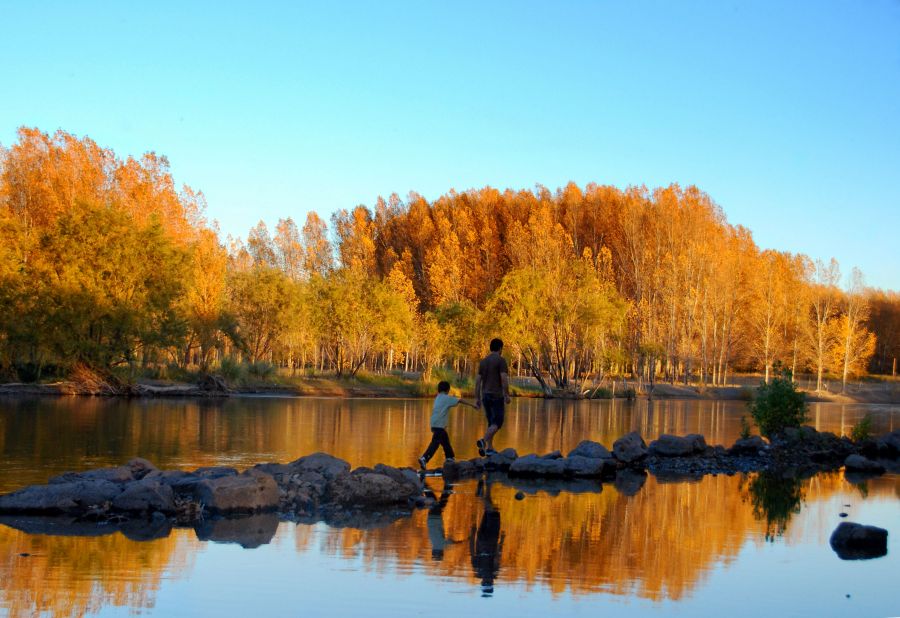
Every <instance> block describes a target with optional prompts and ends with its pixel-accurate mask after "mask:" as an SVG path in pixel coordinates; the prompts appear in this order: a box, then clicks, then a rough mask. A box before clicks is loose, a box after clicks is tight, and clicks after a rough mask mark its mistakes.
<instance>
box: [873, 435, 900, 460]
mask: <svg viewBox="0 0 900 618" xmlns="http://www.w3.org/2000/svg"><path fill="white" fill-rule="evenodd" d="M875 444H876V446H877V448H878V454H879V455H880V456H882V457H891V458H896V457H897V456H898V455H900V429H895V430H894V431H892V432H891V433H886V434H884V435H883V436H880V437H879V438H878V439H877V440H875Z"/></svg>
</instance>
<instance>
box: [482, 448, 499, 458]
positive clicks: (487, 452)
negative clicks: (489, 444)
mask: <svg viewBox="0 0 900 618" xmlns="http://www.w3.org/2000/svg"><path fill="white" fill-rule="evenodd" d="M484 454H485V456H486V457H490V456H491V455H496V454H497V451H495V450H494V449H492V448H489V449H488V450H486V451H485V452H484Z"/></svg>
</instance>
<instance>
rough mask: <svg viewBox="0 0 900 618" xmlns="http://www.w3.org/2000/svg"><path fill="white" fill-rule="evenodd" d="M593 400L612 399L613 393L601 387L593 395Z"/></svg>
mask: <svg viewBox="0 0 900 618" xmlns="http://www.w3.org/2000/svg"><path fill="white" fill-rule="evenodd" d="M591 399H612V391H611V390H609V389H608V388H606V387H605V386H601V387H600V388H598V389H597V390H595V391H594V392H593V393H591Z"/></svg>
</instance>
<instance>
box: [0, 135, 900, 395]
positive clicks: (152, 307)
mask: <svg viewBox="0 0 900 618" xmlns="http://www.w3.org/2000/svg"><path fill="white" fill-rule="evenodd" d="M204 210H205V203H204V198H203V195H202V193H199V192H196V191H194V190H192V189H190V188H189V187H187V186H185V187H181V188H178V187H176V186H175V185H174V183H173V180H172V177H171V175H170V172H169V168H168V162H167V160H166V159H165V158H164V157H161V156H159V155H156V154H154V153H149V154H146V155H144V156H143V157H142V158H140V159H133V158H131V157H129V158H128V159H125V160H122V159H120V158H118V157H116V155H115V154H114V153H113V152H112V151H110V150H108V149H104V148H102V147H100V146H98V145H97V144H96V143H94V142H93V141H92V140H90V139H88V138H77V137H75V136H73V135H70V134H68V133H65V132H62V131H60V132H57V133H56V134H55V135H48V134H46V133H42V132H40V131H38V130H36V129H25V128H23V129H20V131H19V138H18V141H17V142H16V143H15V144H13V145H12V146H11V147H9V148H5V149H2V150H0V372H2V374H4V375H5V376H6V379H36V378H39V377H41V376H42V375H44V376H46V375H49V374H60V373H64V372H65V371H67V370H68V369H69V368H71V367H73V366H74V365H76V364H84V365H88V366H92V367H102V368H112V367H122V366H124V367H128V368H129V369H130V370H131V371H132V372H144V373H145V374H152V373H153V372H154V371H158V369H159V368H160V367H166V366H177V367H181V368H199V369H200V370H203V371H208V370H215V369H216V367H217V366H219V365H221V364H222V363H223V362H230V361H234V360H244V361H248V362H254V363H259V362H268V363H275V364H278V365H280V366H286V367H289V368H291V369H293V370H296V371H302V370H312V369H317V370H321V371H333V372H336V373H337V374H339V375H353V374H355V373H356V372H358V371H359V370H361V369H367V370H370V371H379V370H395V369H405V370H407V371H421V372H423V373H424V374H425V375H426V377H427V376H428V375H429V374H430V372H431V370H432V369H433V368H434V367H438V366H448V367H450V366H452V367H453V368H454V369H456V370H457V371H460V372H468V371H471V367H472V362H473V361H474V360H475V359H477V358H478V356H479V355H481V354H482V353H483V352H484V345H485V341H487V340H488V339H489V338H490V337H491V336H495V335H499V336H501V337H503V339H504V340H506V342H507V344H508V345H507V348H506V352H507V354H508V356H509V357H510V359H511V360H512V361H513V364H514V371H516V372H520V373H522V374H526V373H527V374H530V375H533V376H535V377H536V378H537V379H538V380H539V381H541V382H542V384H544V385H546V386H547V387H557V388H567V389H577V388H582V387H585V386H586V385H587V384H593V383H597V382H599V381H600V380H601V379H603V378H604V377H608V376H613V375H630V376H633V377H635V378H636V379H640V380H644V381H652V380H669V381H685V382H700V383H703V384H711V385H716V384H724V383H725V382H726V380H727V379H728V376H729V375H730V374H731V373H733V372H735V371H761V372H764V373H765V374H766V375H767V376H768V375H769V373H770V371H771V369H772V367H773V366H774V364H775V363H776V362H780V363H781V364H783V365H784V366H786V367H788V368H790V369H792V370H794V371H795V372H796V371H811V372H813V373H815V374H817V375H818V378H819V386H820V387H821V386H822V380H823V378H824V377H825V376H826V375H829V374H830V375H833V376H836V377H837V378H839V379H843V380H844V381H846V379H847V378H850V377H854V376H859V375H861V374H863V373H865V372H866V371H871V372H876V373H891V372H892V370H893V367H894V363H895V362H896V361H895V359H896V357H897V355H898V352H900V294H898V293H897V292H893V291H889V292H884V291H879V290H871V289H867V288H865V287H864V285H863V281H862V275H861V274H860V273H859V272H858V271H854V272H853V273H851V275H850V276H849V277H847V278H846V279H842V277H841V274H840V271H839V268H838V265H837V263H836V262H834V261H831V262H830V263H824V262H821V261H816V262H813V261H812V260H810V259H809V258H807V257H806V256H803V255H795V254H790V253H780V252H776V251H771V250H761V249H760V248H758V247H757V246H756V244H755V243H754V242H753V239H752V236H751V234H750V232H749V231H748V230H747V229H745V228H742V227H739V226H732V225H730V224H728V222H727V221H726V219H725V216H724V214H723V213H722V210H721V209H720V208H719V207H718V206H717V205H716V204H715V203H714V202H713V201H712V200H711V199H710V197H709V196H708V195H706V194H705V193H703V192H702V191H700V190H699V189H697V188H696V187H686V188H682V187H679V186H678V185H671V186H668V187H664V188H658V189H653V190H649V189H647V188H645V187H630V188H628V189H625V190H621V189H618V188H616V187H611V186H600V185H595V184H589V185H587V186H586V187H585V188H583V189H582V188H579V187H578V186H576V185H575V184H569V185H567V186H565V187H563V188H561V189H558V190H557V191H555V192H551V191H549V190H548V189H545V188H543V187H538V188H537V189H536V190H534V191H526V190H522V191H512V190H506V191H502V192H501V191H498V190H496V189H493V188H490V187H488V188H484V189H478V190H470V191H466V192H463V193H457V192H455V191H451V192H449V193H448V194H446V195H444V196H442V197H440V198H438V199H437V200H435V201H433V202H429V201H427V200H426V199H425V198H423V197H422V196H419V195H417V194H415V193H411V194H410V195H409V196H408V197H407V198H406V199H405V200H404V199H401V198H399V197H398V196H397V195H392V196H390V197H389V198H388V199H386V200H385V199H381V198H379V199H378V200H377V201H376V203H375V205H374V207H372V208H367V207H365V206H357V207H356V208H353V209H351V210H341V211H339V212H337V213H335V214H334V215H333V216H332V217H331V221H330V229H329V226H328V225H327V224H326V222H325V221H324V220H323V219H322V218H321V217H320V216H319V215H317V214H316V213H314V212H311V213H309V214H308V215H307V217H306V220H305V222H304V223H303V225H302V226H298V225H297V224H296V223H295V222H294V221H293V220H292V219H291V218H285V219H281V220H279V221H278V223H277V225H276V226H275V228H274V230H273V231H270V230H269V229H268V228H267V227H266V225H265V224H263V223H262V222H260V223H259V225H257V226H256V227H254V228H253V229H252V230H250V233H249V234H248V236H247V239H246V241H243V240H240V239H237V240H235V239H230V238H229V239H228V240H227V241H225V242H223V240H222V239H221V238H220V236H219V234H218V232H217V230H216V229H215V228H214V227H213V226H211V225H210V224H209V223H208V222H207V221H206V219H205V218H204ZM226 359H227V360H226Z"/></svg>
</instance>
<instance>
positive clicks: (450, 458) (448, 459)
mask: <svg viewBox="0 0 900 618" xmlns="http://www.w3.org/2000/svg"><path fill="white" fill-rule="evenodd" d="M444 463H456V460H455V459H454V458H453V457H448V458H447V459H445V460H444Z"/></svg>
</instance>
